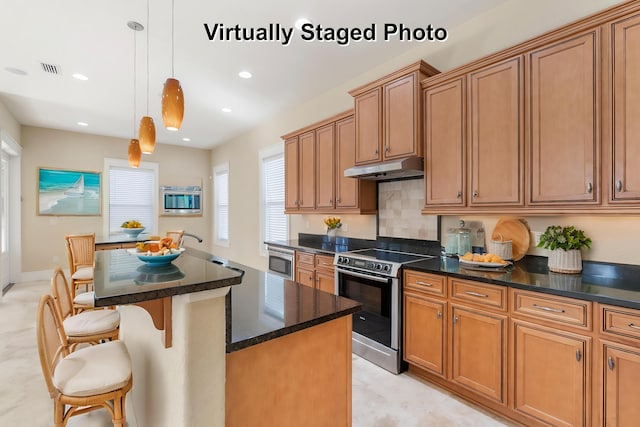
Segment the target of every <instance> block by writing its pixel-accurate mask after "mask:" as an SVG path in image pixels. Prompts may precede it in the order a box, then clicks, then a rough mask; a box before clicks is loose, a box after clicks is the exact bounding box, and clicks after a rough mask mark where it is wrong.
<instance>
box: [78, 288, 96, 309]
mask: <svg viewBox="0 0 640 427" xmlns="http://www.w3.org/2000/svg"><path fill="white" fill-rule="evenodd" d="M95 296H96V295H95V293H94V292H93V291H89V292H82V293H81V294H76V297H75V298H74V299H73V303H74V304H77V305H84V306H87V307H93V300H94V299H95Z"/></svg>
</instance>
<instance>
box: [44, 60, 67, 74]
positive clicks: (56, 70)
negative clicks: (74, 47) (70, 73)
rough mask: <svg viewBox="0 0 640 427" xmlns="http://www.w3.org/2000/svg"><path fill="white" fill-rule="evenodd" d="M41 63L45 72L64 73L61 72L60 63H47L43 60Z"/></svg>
mask: <svg viewBox="0 0 640 427" xmlns="http://www.w3.org/2000/svg"><path fill="white" fill-rule="evenodd" d="M40 65H41V66H42V71H44V72H45V73H51V74H62V73H61V72H60V66H59V65H53V64H45V63H44V62H41V63H40Z"/></svg>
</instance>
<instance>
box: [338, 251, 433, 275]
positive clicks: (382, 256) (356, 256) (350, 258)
mask: <svg viewBox="0 0 640 427" xmlns="http://www.w3.org/2000/svg"><path fill="white" fill-rule="evenodd" d="M429 258H433V256H431V255H421V254H412V253H408V252H399V251H392V250H388V249H360V250H357V251H351V252H344V253H341V254H336V256H335V258H334V265H336V266H337V267H339V268H340V267H344V268H346V269H352V270H357V271H360V272H364V273H372V274H377V275H383V276H389V277H397V276H398V272H399V271H400V268H401V267H402V265H404V264H407V263H410V262H416V261H422V260H426V259H429Z"/></svg>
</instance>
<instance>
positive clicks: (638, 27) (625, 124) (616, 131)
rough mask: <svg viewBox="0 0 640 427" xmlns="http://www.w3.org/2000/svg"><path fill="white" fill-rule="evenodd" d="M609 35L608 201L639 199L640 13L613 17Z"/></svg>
mask: <svg viewBox="0 0 640 427" xmlns="http://www.w3.org/2000/svg"><path fill="white" fill-rule="evenodd" d="M605 30H606V31H607V33H608V35H609V38H608V39H607V40H606V44H605V46H606V48H609V49H610V52H609V57H610V58H609V63H608V65H609V67H608V68H609V70H610V73H611V78H610V85H609V87H608V88H607V89H608V90H609V91H610V92H611V108H610V117H612V119H613V123H612V132H611V135H610V138H611V140H612V156H613V159H612V162H611V164H612V169H613V171H612V174H611V179H610V180H608V182H607V183H606V185H607V186H608V190H609V200H610V201H611V202H612V203H616V202H638V201H640V168H639V167H638V159H639V158H640V137H639V135H640V120H638V116H639V114H640V97H638V96H637V94H638V93H640V73H639V72H638V70H640V14H634V15H632V16H630V17H624V18H623V19H619V20H616V21H615V22H613V23H611V24H609V25H607V26H605Z"/></svg>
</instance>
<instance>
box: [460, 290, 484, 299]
mask: <svg viewBox="0 0 640 427" xmlns="http://www.w3.org/2000/svg"><path fill="white" fill-rule="evenodd" d="M464 293H465V294H467V295H471V296H472V297H478V298H489V295H487V294H480V293H478V292H472V291H465V292H464Z"/></svg>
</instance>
